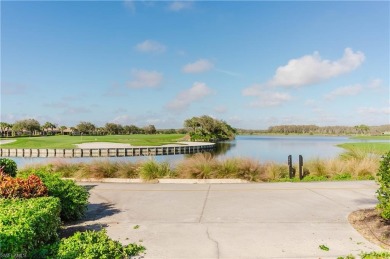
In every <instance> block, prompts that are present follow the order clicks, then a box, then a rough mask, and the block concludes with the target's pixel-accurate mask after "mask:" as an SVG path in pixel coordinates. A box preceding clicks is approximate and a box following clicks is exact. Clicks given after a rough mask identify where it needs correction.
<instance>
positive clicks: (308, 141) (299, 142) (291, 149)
mask: <svg viewBox="0 0 390 259" xmlns="http://www.w3.org/2000/svg"><path fill="white" fill-rule="evenodd" d="M347 142H373V141H372V140H369V141H368V140H358V139H349V138H348V137H324V136H237V137H236V139H235V140H233V141H226V142H222V143H218V144H217V149H216V152H215V153H216V156H217V157H218V158H228V157H249V158H253V159H257V160H259V161H262V162H265V161H275V162H282V163H284V162H287V157H288V155H292V157H293V161H294V162H297V161H298V156H299V155H302V156H303V159H304V160H309V159H314V158H321V159H326V158H333V157H337V156H338V155H340V154H341V153H342V152H343V151H344V149H342V148H339V147H337V146H336V145H338V144H342V143H347ZM380 142H386V140H380ZM389 144H390V142H389ZM189 156H191V155H170V156H156V157H155V159H156V160H157V161H168V162H170V163H173V164H174V163H176V162H178V161H181V160H183V159H185V158H186V157H189ZM12 159H14V160H15V161H16V163H17V164H18V167H23V166H25V165H28V164H36V163H48V162H53V161H66V162H75V163H77V162H89V161H95V160H110V161H132V162H135V161H140V160H145V159H150V158H149V157H110V158H12Z"/></svg>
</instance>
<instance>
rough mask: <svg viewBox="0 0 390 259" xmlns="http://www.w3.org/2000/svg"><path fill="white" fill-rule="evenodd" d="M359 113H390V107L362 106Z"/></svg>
mask: <svg viewBox="0 0 390 259" xmlns="http://www.w3.org/2000/svg"><path fill="white" fill-rule="evenodd" d="M358 113H360V114H362V115H375V114H378V115H379V114H387V115H390V107H383V108H373V107H361V108H359V109H358Z"/></svg>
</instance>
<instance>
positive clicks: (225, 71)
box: [215, 68, 241, 77]
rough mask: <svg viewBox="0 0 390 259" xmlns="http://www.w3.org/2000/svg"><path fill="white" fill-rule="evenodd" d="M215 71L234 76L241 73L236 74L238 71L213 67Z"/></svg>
mask: <svg viewBox="0 0 390 259" xmlns="http://www.w3.org/2000/svg"><path fill="white" fill-rule="evenodd" d="M215 70H216V71H218V72H221V73H223V74H226V75H229V76H235V77H240V76H241V75H240V74H238V73H235V72H232V71H228V70H223V69H218V68H217V69H215Z"/></svg>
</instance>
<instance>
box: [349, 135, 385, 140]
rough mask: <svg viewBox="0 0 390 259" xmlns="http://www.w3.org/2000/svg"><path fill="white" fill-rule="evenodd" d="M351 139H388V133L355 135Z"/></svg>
mask: <svg viewBox="0 0 390 259" xmlns="http://www.w3.org/2000/svg"><path fill="white" fill-rule="evenodd" d="M351 138H352V139H367V140H390V135H380V136H356V137H351Z"/></svg>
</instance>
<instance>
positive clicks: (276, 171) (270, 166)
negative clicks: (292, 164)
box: [265, 162, 288, 181]
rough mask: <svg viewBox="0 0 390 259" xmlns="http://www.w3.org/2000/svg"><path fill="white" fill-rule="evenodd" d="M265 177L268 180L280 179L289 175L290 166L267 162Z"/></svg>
mask: <svg viewBox="0 0 390 259" xmlns="http://www.w3.org/2000/svg"><path fill="white" fill-rule="evenodd" d="M265 177H266V179H267V180H268V181H278V180H280V179H284V178H287V177H288V166H287V165H284V164H276V163H273V162H271V163H267V164H266V165H265Z"/></svg>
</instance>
